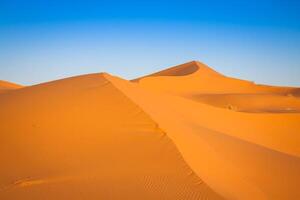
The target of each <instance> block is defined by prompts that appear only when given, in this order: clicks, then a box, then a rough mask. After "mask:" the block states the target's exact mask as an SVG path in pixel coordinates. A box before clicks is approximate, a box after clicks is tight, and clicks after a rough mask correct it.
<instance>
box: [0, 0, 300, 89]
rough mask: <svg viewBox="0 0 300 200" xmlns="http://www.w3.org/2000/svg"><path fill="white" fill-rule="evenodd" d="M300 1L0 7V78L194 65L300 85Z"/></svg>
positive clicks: (34, 0)
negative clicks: (196, 61)
mask: <svg viewBox="0 0 300 200" xmlns="http://www.w3.org/2000/svg"><path fill="white" fill-rule="evenodd" d="M299 10H300V1H289V0H288V1H277V0H272V1H271V0H262V1H256V2H255V1H246V0H245V1H229V0H228V1H220V0H218V1H216V0H215V1H214V0H210V1H207V0H206V1H191V0H185V1H176V0H173V1H155V0H154V1H133V0H131V1H101V0H99V1H89V0H85V1H76V0H73V1H66V0H60V1H56V0H52V1H50V0H49V1H42V0H39V1H38V0H27V1H14V0H0V79H3V80H9V81H12V82H17V83H21V84H25V85H31V84H36V83H41V82H45V81H50V80H54V79H59V78H64V77H68V76H73V75H79V74H86V73H94V72H101V71H106V72H109V73H112V74H115V75H118V76H121V77H124V78H128V79H131V78H135V77H137V76H140V75H144V74H147V73H151V72H154V71H157V70H161V69H164V68H166V67H169V66H172V65H176V64H181V63H184V62H188V61H191V60H199V61H202V62H204V63H206V64H208V65H209V66H211V67H213V68H214V69H215V70H217V71H219V72H221V73H224V74H226V75H229V76H234V77H238V78H242V79H249V80H253V81H255V82H257V83H264V84H272V85H293V86H300V78H299V77H300V12H299Z"/></svg>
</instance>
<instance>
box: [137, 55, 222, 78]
mask: <svg viewBox="0 0 300 200" xmlns="http://www.w3.org/2000/svg"><path fill="white" fill-rule="evenodd" d="M198 73H203V74H209V75H212V74H214V75H221V74H220V73H218V72H216V71H214V70H213V69H211V68H210V67H208V66H207V65H205V64H204V63H201V62H199V61H194V60H193V61H190V62H186V63H183V64H180V65H176V66H173V67H169V68H167V69H165V70H162V71H159V72H155V73H153V74H149V75H146V76H143V77H140V78H137V79H133V80H132V81H133V82H136V81H139V80H141V79H143V78H147V77H159V76H189V75H194V74H198Z"/></svg>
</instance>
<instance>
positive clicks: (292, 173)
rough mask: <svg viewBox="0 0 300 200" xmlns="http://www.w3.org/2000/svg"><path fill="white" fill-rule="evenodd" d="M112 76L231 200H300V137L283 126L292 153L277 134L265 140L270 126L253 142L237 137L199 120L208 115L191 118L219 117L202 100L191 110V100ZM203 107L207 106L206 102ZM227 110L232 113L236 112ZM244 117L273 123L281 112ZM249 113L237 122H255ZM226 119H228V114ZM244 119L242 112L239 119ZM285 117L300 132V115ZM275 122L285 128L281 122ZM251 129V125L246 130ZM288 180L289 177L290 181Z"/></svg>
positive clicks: (206, 179) (240, 136)
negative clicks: (277, 143)
mask: <svg viewBox="0 0 300 200" xmlns="http://www.w3.org/2000/svg"><path fill="white" fill-rule="evenodd" d="M110 78H111V79H112V82H113V83H114V84H115V85H116V86H117V87H118V88H119V89H120V90H122V91H123V93H124V94H126V95H128V96H129V97H130V98H131V99H132V100H133V101H134V102H136V103H137V104H138V105H140V106H141V107H142V108H143V109H144V110H145V111H146V112H147V113H148V114H150V116H151V117H152V118H153V119H154V120H155V121H156V122H158V123H159V125H160V126H161V127H162V128H163V130H165V131H166V132H167V133H168V135H169V137H170V138H171V139H172V140H173V141H174V143H175V144H176V145H177V147H178V149H179V151H180V152H181V153H182V155H183V157H184V159H185V160H186V162H187V163H188V164H189V165H190V166H191V167H192V169H193V170H194V171H195V172H196V173H197V174H198V175H199V177H200V178H202V179H203V180H204V181H205V182H206V183H207V184H208V185H209V186H210V187H212V188H213V189H214V190H215V191H217V192H218V193H220V194H221V195H222V196H224V197H225V198H226V199H285V198H288V199H297V198H299V197H300V193H299V191H298V189H297V185H299V184H300V181H299V180H300V179H299V178H300V176H299V175H298V174H299V173H298V169H299V168H300V159H299V155H300V154H299V152H300V151H299V142H295V144H294V145H291V142H294V141H295V140H296V141H300V140H299V139H296V138H295V137H294V136H290V135H286V132H284V131H282V130H281V131H279V132H280V134H282V136H284V137H285V139H284V140H285V141H286V142H287V147H288V148H291V147H292V148H294V149H290V150H291V151H290V150H288V149H284V148H285V145H284V144H283V145H282V146H272V144H271V143H272V142H273V141H272V140H276V138H275V139H274V138H273V136H272V137H271V138H269V139H270V142H271V143H270V142H268V140H265V142H263V143H261V142H260V141H259V140H257V139H259V137H260V134H264V133H263V132H264V130H267V129H266V128H264V127H261V128H259V129H257V128H258V127H257V128H256V130H255V129H253V130H255V131H256V132H257V131H258V132H257V133H255V136H256V137H257V139H252V140H249V138H247V137H245V136H243V135H235V137H234V138H232V137H231V136H230V134H228V132H227V130H226V129H224V128H222V127H221V128H222V129H223V131H222V130H220V131H221V132H216V131H214V129H210V127H209V124H206V125H205V123H204V124H203V122H202V124H201V122H200V121H199V120H202V119H203V118H201V119H199V120H196V119H195V118H193V117H191V116H188V115H189V113H201V115H203V117H205V116H206V115H214V114H211V111H212V110H211V109H209V108H208V107H207V108H206V109H207V111H205V110H202V109H199V110H198V109H197V106H196V104H195V103H194V104H193V103H192V104H191V105H190V108H191V109H193V111H191V110H190V109H187V108H188V107H189V106H187V105H189V104H190V103H191V102H190V103H189V101H187V100H184V99H181V98H179V97H173V96H169V95H164V94H161V93H155V94H153V92H152V91H145V90H144V89H142V88H140V86H138V85H134V84H133V83H128V82H126V81H123V80H121V79H118V78H114V77H110ZM201 107H205V106H204V105H201ZM182 110H186V112H181V111H182ZM201 110H202V111H201ZM208 110H209V111H208ZM215 112H219V113H220V114H224V113H222V112H223V111H222V110H219V109H216V111H215ZM227 112H228V113H231V114H232V112H230V111H227ZM242 115H243V114H242ZM244 116H247V117H249V116H251V118H252V119H255V118H258V120H262V119H263V118H266V119H267V121H269V120H271V121H270V124H273V123H274V124H276V122H275V121H274V120H275V119H276V118H278V115H276V114H274V115H271V117H268V116H270V115H259V116H257V115H253V114H246V115H244ZM231 117H232V116H231ZM247 117H246V118H245V119H242V120H240V122H238V121H236V122H235V124H236V126H238V124H240V123H241V124H242V123H245V122H249V123H251V124H252V126H253V125H254V124H255V122H253V120H252V121H251V120H250V119H247ZM213 118H214V120H212V119H209V120H211V122H215V120H216V119H218V117H217V116H214V117H213ZM224 118H226V117H225V116H224ZM239 118H240V114H239V115H237V118H236V119H235V120H237V119H239ZM279 118H280V119H281V120H282V119H284V118H286V121H288V120H287V119H288V118H290V119H293V120H291V121H294V122H292V123H291V124H290V125H287V127H288V126H290V129H291V130H289V129H287V127H286V126H282V127H281V128H284V129H285V130H286V131H288V132H291V131H292V130H300V127H299V125H297V124H296V123H297V121H299V119H300V117H299V115H292V114H288V115H285V116H284V117H283V118H282V115H281V117H279ZM279 118H278V119H279ZM228 119H230V118H228ZM266 119H263V121H262V124H264V123H267V124H268V122H267V121H266ZM244 120H245V121H244ZM256 121H257V120H256ZM199 122H200V123H199ZM231 124H232V123H231ZM214 125H215V123H214ZM203 126H204V127H205V126H206V127H208V128H204V127H203ZM267 126H268V125H267ZM275 126H277V128H279V127H280V125H278V124H277V125H275ZM240 129H241V128H240ZM273 129H274V126H273V127H272V126H271V127H270V130H273ZM279 129H280V128H279ZM242 130H243V128H242V129H241V130H240V132H237V134H243V132H241V131H242ZM246 130H247V127H245V129H244V131H246ZM224 131H225V133H224ZM248 131H249V130H248ZM267 131H268V130H267ZM229 133H230V131H229ZM289 134H290V133H289ZM264 136H266V135H264ZM295 136H296V137H299V136H297V135H295ZM277 137H278V136H277ZM281 139H282V138H280V137H279V144H280V142H283V143H284V140H283V141H282V140H281ZM286 139H288V140H286ZM260 140H261V139H260ZM246 141H248V142H246ZM261 145H263V146H261ZM270 145H271V146H270ZM278 150H279V151H278ZM195 152H197V153H195ZM254 152H256V153H254ZM283 152H285V153H283ZM253 153H254V154H255V155H253ZM203 162H205V163H203ZM284 180H289V184H287V183H286V181H284Z"/></svg>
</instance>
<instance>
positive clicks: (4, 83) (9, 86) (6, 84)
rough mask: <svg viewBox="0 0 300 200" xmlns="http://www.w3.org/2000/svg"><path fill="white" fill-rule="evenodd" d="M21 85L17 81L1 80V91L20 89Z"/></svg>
mask: <svg viewBox="0 0 300 200" xmlns="http://www.w3.org/2000/svg"><path fill="white" fill-rule="evenodd" d="M21 87H22V86H21V85H18V84H16V83H11V82H8V81H3V80H0V93H3V92H6V91H9V90H13V89H19V88H21Z"/></svg>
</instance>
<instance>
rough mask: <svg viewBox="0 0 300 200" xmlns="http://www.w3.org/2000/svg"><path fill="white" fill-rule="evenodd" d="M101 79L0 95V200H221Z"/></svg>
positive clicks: (167, 141) (56, 83) (161, 135)
mask: <svg viewBox="0 0 300 200" xmlns="http://www.w3.org/2000/svg"><path fill="white" fill-rule="evenodd" d="M107 77H110V76H109V75H106V74H92V75H86V76H80V77H73V78H68V79H64V80H59V81H54V82H49V83H44V84H40V85H36V86H31V87H26V88H23V89H19V90H15V91H11V92H7V93H3V94H1V95H0V134H1V135H0V137H1V138H0V163H1V166H0V169H1V170H0V199H1V200H2V199H3V200H19V199H24V200H41V199H43V200H67V199H72V200H77V199H89V200H92V199H97V200H99V199H107V200H108V199H122V200H123V199H151V200H153V199H170V200H176V199H181V200H187V199H188V200H194V199H195V200H196V199H222V198H221V197H220V196H219V195H218V194H216V193H215V192H214V191H213V190H211V189H210V188H209V187H208V186H207V185H206V183H204V182H203V181H202V180H201V179H200V178H199V177H198V176H197V175H196V174H195V173H194V172H193V171H192V169H191V168H190V167H189V165H188V164H187V163H186V162H185V160H184V159H183V158H182V155H181V153H180V152H179V151H178V150H177V147H176V146H175V145H174V143H173V141H172V140H170V138H169V137H168V135H167V134H166V133H165V132H163V131H162V130H161V129H160V128H159V127H158V124H157V123H156V122H154V121H153V120H152V119H151V118H150V117H149V116H148V115H147V114H146V113H145V112H144V111H143V110H142V109H141V108H140V107H139V106H137V105H136V104H135V103H133V102H132V101H131V100H130V99H129V98H128V97H127V95H124V94H123V93H122V92H121V91H120V90H119V89H117V88H116V87H115V86H114V85H113V84H112V83H111V82H110V81H109V78H107ZM195 154H198V153H197V151H195ZM205 162H206V161H205V159H203V164H205Z"/></svg>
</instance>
